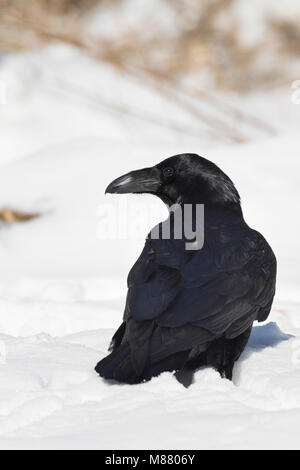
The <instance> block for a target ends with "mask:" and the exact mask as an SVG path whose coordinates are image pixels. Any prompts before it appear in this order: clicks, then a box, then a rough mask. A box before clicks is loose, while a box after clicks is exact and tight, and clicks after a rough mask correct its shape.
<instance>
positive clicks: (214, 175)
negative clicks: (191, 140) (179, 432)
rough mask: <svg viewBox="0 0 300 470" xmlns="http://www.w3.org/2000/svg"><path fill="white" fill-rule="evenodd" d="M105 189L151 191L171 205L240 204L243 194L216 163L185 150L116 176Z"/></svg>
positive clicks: (125, 191) (231, 205)
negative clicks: (156, 163) (145, 166)
mask: <svg viewBox="0 0 300 470" xmlns="http://www.w3.org/2000/svg"><path fill="white" fill-rule="evenodd" d="M105 192H106V193H118V194H126V193H137V194H141V193H150V194H154V195H156V196H158V197H159V198H160V199H161V200H162V201H164V202H165V203H166V204H167V205H168V206H172V205H173V204H176V203H177V204H206V205H210V206H213V207H218V206H219V207H224V208H232V209H234V208H236V207H240V197H239V194H238V192H237V190H236V189H235V186H234V184H233V182H232V181H231V180H230V178H229V177H228V176H227V175H226V174H225V173H223V171H222V170H221V169H220V168H218V167H217V166H216V165H215V164H214V163H212V162H210V161H209V160H206V159H205V158H203V157H200V156H199V155H196V154H192V153H183V154H180V155H175V156H173V157H170V158H167V159H166V160H164V161H162V162H161V163H159V164H158V165H155V166H153V167H150V168H144V169H142V170H136V171H131V172H130V173H127V174H126V175H124V176H121V177H119V178H117V179H116V180H114V181H113V182H112V183H110V185H109V186H108V187H107V188H106V191H105Z"/></svg>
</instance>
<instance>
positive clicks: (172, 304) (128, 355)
mask: <svg viewBox="0 0 300 470" xmlns="http://www.w3.org/2000/svg"><path fill="white" fill-rule="evenodd" d="M106 192H107V193H119V194H123V193H151V194H153V195H156V196H158V197H159V198H160V199H161V200H162V201H163V202H164V203H165V204H167V206H168V207H169V208H171V207H172V206H173V205H174V204H177V208H181V209H182V213H183V214H184V211H186V208H187V207H192V208H193V218H192V222H193V227H194V228H195V224H196V221H197V220H196V219H197V218H196V205H197V204H204V244H203V246H202V244H201V243H200V245H201V246H200V245H199V249H197V246H196V249H193V250H192V249H187V246H188V245H187V238H186V237H185V236H184V234H183V236H182V238H178V236H175V216H174V213H173V212H172V211H171V210H170V215H169V219H168V221H167V222H170V227H171V229H170V237H169V239H165V237H163V236H162V227H163V224H165V223H166V222H163V223H162V224H160V226H159V227H158V228H159V230H160V232H159V233H160V234H159V236H158V237H156V238H155V237H153V236H151V233H150V234H149V235H148V237H147V239H146V243H145V247H144V249H143V251H142V253H141V255H140V257H139V259H138V260H137V262H136V263H135V264H134V266H133V268H132V269H131V271H130V273H129V275H128V295H127V300H126V307H125V313H124V319H123V323H122V324H121V326H120V327H119V329H118V330H117V332H116V333H115V335H114V336H113V338H112V342H111V345H110V349H109V350H110V351H111V353H110V354H109V355H108V356H107V357H105V358H104V359H102V361H100V362H99V364H98V365H97V366H96V371H97V372H98V374H99V375H100V376H101V377H104V378H105V379H112V380H116V381H118V382H124V383H129V384H135V383H139V382H143V381H146V380H150V379H151V377H153V376H157V375H159V374H160V373H162V372H164V371H175V375H176V377H177V379H178V380H179V381H180V382H181V383H182V384H183V385H185V386H188V385H190V384H191V383H192V381H193V373H194V371H195V370H197V369H198V368H200V367H203V366H208V367H213V368H215V369H216V370H217V371H218V372H219V373H220V375H221V376H222V377H226V378H227V379H229V380H232V372H233V366H234V364H235V362H236V361H237V360H238V359H239V357H240V355H241V353H242V352H243V350H244V348H245V346H246V344H247V342H248V339H249V336H250V333H251V329H252V324H253V322H254V321H255V320H257V321H259V322H262V321H264V320H266V318H267V317H268V315H269V312H270V309H271V305H272V301H273V297H274V294H275V281H276V258H275V256H274V254H273V252H272V250H271V248H270V246H269V245H268V243H267V242H266V240H265V239H264V237H263V236H262V235H261V234H260V233H258V232H257V231H255V230H253V229H251V228H250V227H249V226H248V225H247V224H246V222H245V220H244V218H243V213H242V209H241V204H240V196H239V194H238V192H237V190H236V188H235V186H234V184H233V182H232V181H231V180H230V179H229V177H228V176H227V175H226V174H225V173H223V171H222V170H221V169H220V168H218V167H217V166H216V165H215V164H214V163H212V162H210V161H209V160H206V159H205V158H203V157H200V156H198V155H196V154H190V153H187V154H180V155H175V156H173V157H170V158H168V159H166V160H164V161H163V162H161V163H159V164H158V165H156V166H154V167H152V168H145V169H142V170H138V171H132V172H130V173H128V174H126V175H124V176H121V177H120V178H118V179H116V180H115V181H113V182H112V183H111V184H110V185H109V186H108V188H107V189H106ZM156 233H157V232H156Z"/></svg>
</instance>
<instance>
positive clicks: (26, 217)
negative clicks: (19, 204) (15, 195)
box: [0, 207, 40, 224]
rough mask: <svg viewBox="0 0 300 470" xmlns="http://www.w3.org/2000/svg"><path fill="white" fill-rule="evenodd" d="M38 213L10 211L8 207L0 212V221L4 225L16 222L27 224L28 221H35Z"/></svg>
mask: <svg viewBox="0 0 300 470" xmlns="http://www.w3.org/2000/svg"><path fill="white" fill-rule="evenodd" d="M39 216H40V214H38V213H26V212H21V211H17V210H14V209H10V208H9V207H4V208H3V209H1V210H0V220H2V221H3V222H5V223H6V224H13V223H16V222H28V221H30V220H33V219H36V218H37V217H39Z"/></svg>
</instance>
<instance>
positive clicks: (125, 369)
mask: <svg viewBox="0 0 300 470" xmlns="http://www.w3.org/2000/svg"><path fill="white" fill-rule="evenodd" d="M188 355H189V351H179V352H176V353H175V354H171V355H170V356H167V357H164V358H162V359H160V360H159V361H157V362H154V363H151V361H148V362H147V364H146V367H145V369H144V370H143V372H142V374H141V375H138V374H137V373H136V372H135V370H134V367H133V365H132V361H131V357H130V348H129V345H128V344H122V345H121V346H119V347H118V348H116V349H115V350H114V351H113V352H112V353H111V354H109V355H108V356H106V357H105V358H104V359H102V361H100V362H99V363H98V364H97V366H96V368H95V370H96V372H97V373H98V374H99V375H100V376H101V377H103V378H105V379H107V380H116V381H118V382H123V383H128V384H136V383H140V382H144V381H147V380H150V379H151V377H156V376H158V375H159V374H161V373H162V372H166V371H169V372H172V371H176V370H179V369H180V368H181V367H183V365H184V364H185V362H186V360H187V358H188Z"/></svg>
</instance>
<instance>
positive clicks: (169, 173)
mask: <svg viewBox="0 0 300 470" xmlns="http://www.w3.org/2000/svg"><path fill="white" fill-rule="evenodd" d="M173 174H174V170H173V168H171V167H170V166H168V167H167V168H164V169H163V175H164V176H165V177H167V178H169V177H170V176H173Z"/></svg>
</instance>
